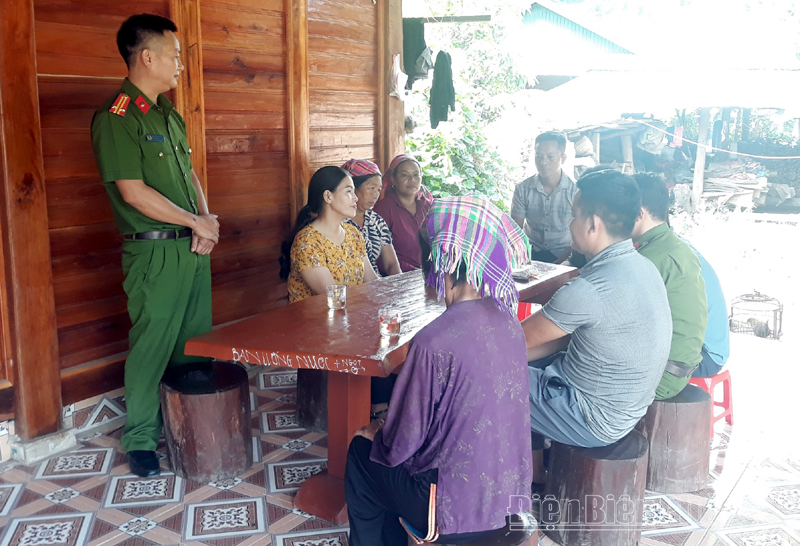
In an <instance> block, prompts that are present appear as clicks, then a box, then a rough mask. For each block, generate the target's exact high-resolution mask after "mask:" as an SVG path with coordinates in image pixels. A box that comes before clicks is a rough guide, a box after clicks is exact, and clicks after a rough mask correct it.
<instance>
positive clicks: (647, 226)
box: [633, 173, 708, 400]
mask: <svg viewBox="0 0 800 546" xmlns="http://www.w3.org/2000/svg"><path fill="white" fill-rule="evenodd" d="M633 178H634V180H636V185H637V186H638V188H639V193H640V194H641V196H642V210H641V212H640V214H639V217H638V218H637V219H636V226H635V227H634V229H633V240H634V241H636V242H637V243H638V245H639V253H640V254H641V255H642V256H644V257H645V258H647V259H648V260H650V261H651V262H653V264H654V265H655V266H656V268H657V269H658V272H659V273H660V274H661V278H662V279H663V280H664V285H665V286H666V288H667V297H668V298H669V306H670V310H671V313H672V343H671V347H670V351H669V361H668V362H667V366H666V369H665V370H664V376H663V377H662V378H661V382H660V383H659V385H658V389H656V400H666V399H667V398H672V397H673V396H675V395H677V394H678V393H680V392H681V391H682V390H683V389H684V387H686V385H688V384H689V380H690V379H691V378H692V373H693V372H694V371H695V370H696V369H697V367H698V365H699V364H700V362H701V360H702V359H703V356H702V354H701V353H702V349H703V338H704V336H705V331H706V326H707V323H708V304H707V300H706V288H705V283H704V282H703V277H702V274H701V270H700V260H699V259H698V258H697V255H696V254H695V252H694V251H693V250H692V248H691V247H690V246H689V245H688V244H687V243H686V242H685V241H682V240H681V239H680V238H679V237H678V236H677V235H675V234H674V233H673V232H672V231H671V230H670V229H669V225H667V219H668V218H669V190H668V189H667V185H666V183H665V182H664V179H663V178H661V176H659V175H657V174H655V173H639V174H636V175H634V177H633Z"/></svg>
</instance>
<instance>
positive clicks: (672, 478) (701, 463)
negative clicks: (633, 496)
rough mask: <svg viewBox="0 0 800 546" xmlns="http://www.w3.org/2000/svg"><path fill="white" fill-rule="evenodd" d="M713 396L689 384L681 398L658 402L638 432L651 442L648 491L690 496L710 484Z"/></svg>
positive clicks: (643, 419) (649, 411) (651, 407)
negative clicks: (709, 461) (688, 494)
mask: <svg viewBox="0 0 800 546" xmlns="http://www.w3.org/2000/svg"><path fill="white" fill-rule="evenodd" d="M710 428H711V396H710V395H709V394H708V393H707V392H704V391H703V390H702V389H699V388H698V387H695V386H694V385H688V386H687V387H686V388H685V389H683V390H682V391H681V392H680V393H679V394H678V395H677V396H673V397H672V398H669V399H667V400H656V401H655V402H653V403H652V404H650V407H649V408H648V409H647V413H646V414H645V416H644V417H642V420H641V421H639V424H638V425H637V426H636V429H637V430H639V431H641V432H642V434H644V436H645V438H647V439H648V440H649V441H650V460H649V461H648V463H647V489H648V490H650V491H657V492H659V493H690V492H692V491H697V490H699V489H702V488H703V487H705V485H706V483H708V459H709V456H710V453H711V440H709V438H708V431H709V429H710Z"/></svg>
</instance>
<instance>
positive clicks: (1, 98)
mask: <svg viewBox="0 0 800 546" xmlns="http://www.w3.org/2000/svg"><path fill="white" fill-rule="evenodd" d="M0 112H2V114H0V154H1V156H2V157H1V159H2V168H0V179H1V180H0V183H2V191H0V199H2V206H0V216H1V217H2V233H3V248H4V255H3V266H4V268H5V275H6V283H7V286H6V288H7V297H8V302H9V309H10V312H11V316H10V320H9V331H10V343H9V345H10V355H11V362H12V367H13V374H12V383H13V384H14V396H15V401H14V405H15V409H16V420H15V427H14V428H15V430H16V433H17V434H18V435H19V437H20V438H21V439H22V440H23V441H27V440H31V439H33V438H36V437H38V436H43V435H45V434H49V433H52V432H57V431H58V430H59V429H60V428H61V379H60V376H59V368H58V342H57V337H56V309H55V302H54V298H53V275H52V271H51V268H50V239H49V233H48V221H47V200H46V197H45V184H44V164H43V157H42V132H41V126H40V123H39V90H38V86H37V82H36V47H35V39H34V26H33V0H4V1H3V2H2V4H0Z"/></svg>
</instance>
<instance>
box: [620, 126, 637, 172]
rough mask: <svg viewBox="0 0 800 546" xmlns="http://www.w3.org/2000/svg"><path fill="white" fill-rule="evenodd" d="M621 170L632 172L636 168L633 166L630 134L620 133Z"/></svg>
mask: <svg viewBox="0 0 800 546" xmlns="http://www.w3.org/2000/svg"><path fill="white" fill-rule="evenodd" d="M622 163H623V166H622V172H624V173H625V174H633V173H635V172H636V169H634V167H633V138H632V137H631V135H622Z"/></svg>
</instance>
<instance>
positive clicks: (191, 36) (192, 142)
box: [169, 0, 208, 199]
mask: <svg viewBox="0 0 800 546" xmlns="http://www.w3.org/2000/svg"><path fill="white" fill-rule="evenodd" d="M169 9H170V14H171V16H172V20H173V22H174V23H175V25H176V26H177V27H178V34H177V36H178V40H179V41H180V44H181V58H182V60H183V65H184V67H185V69H184V71H183V74H181V78H180V81H179V83H178V87H177V89H175V106H176V107H177V108H178V112H180V113H181V115H182V116H183V118H184V119H185V120H186V133H187V137H188V140H189V147H190V148H191V149H192V167H193V168H194V172H195V173H197V177H198V178H199V179H200V184H201V185H202V186H203V192H204V193H205V194H206V199H208V180H207V178H208V173H207V164H206V116H205V111H206V107H205V93H204V90H203V45H202V43H203V42H202V39H201V36H200V2H199V0H170V3H169Z"/></svg>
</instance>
